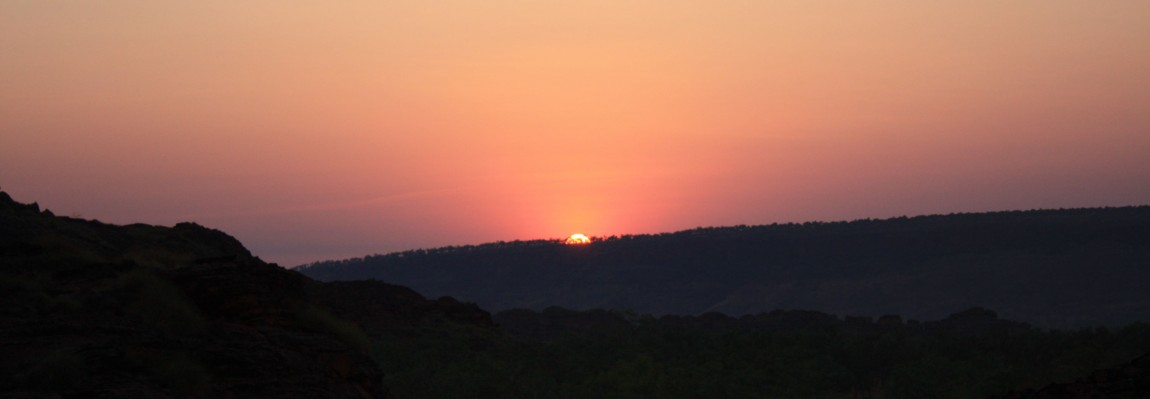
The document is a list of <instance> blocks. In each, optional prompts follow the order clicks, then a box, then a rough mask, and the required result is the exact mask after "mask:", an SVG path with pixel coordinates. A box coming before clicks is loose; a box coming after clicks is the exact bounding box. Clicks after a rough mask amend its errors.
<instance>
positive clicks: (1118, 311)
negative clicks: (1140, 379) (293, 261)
mask: <svg viewBox="0 0 1150 399" xmlns="http://www.w3.org/2000/svg"><path fill="white" fill-rule="evenodd" d="M296 270H298V271H300V272H302V273H304V274H305V275H308V276H311V277H313V278H316V279H318V280H323V281H334V280H360V279H369V278H374V279H379V280H383V281H388V282H390V283H394V284H400V285H404V286H408V287H411V288H413V289H415V290H417V291H419V292H420V293H422V294H423V295H426V296H429V297H437V296H441V295H451V296H453V297H455V298H459V299H460V300H464V301H473V302H476V303H477V304H479V305H480V306H481V307H483V308H484V309H487V310H490V311H493V312H498V311H502V310H507V309H514V308H526V309H535V310H541V309H543V308H546V307H549V306H561V307H564V308H569V309H576V310H585V309H592V308H606V309H625V310H630V311H634V312H638V313H649V314H654V315H663V314H680V315H692V314H702V313H705V312H722V313H725V314H730V315H742V314H754V313H759V312H768V311H772V310H776V309H809V310H817V311H822V312H828V313H833V314H842V315H876V314H900V315H902V316H904V317H907V318H909V319H920V320H933V319H940V318H943V317H945V316H947V315H948V314H951V313H954V312H956V311H960V310H963V309H967V308H970V307H974V306H983V307H987V308H991V309H995V310H997V311H998V312H999V313H1000V314H1002V315H1003V317H1005V318H1008V319H1012V320H1020V321H1025V322H1028V323H1032V324H1034V325H1036V326H1041V327H1074V326H1093V325H1108V326H1116V325H1122V324H1125V323H1129V322H1133V321H1145V320H1150V290H1147V289H1146V288H1145V285H1146V282H1147V281H1150V206H1138V207H1120V208H1093V209H1069V210H1034V211H1011V212H993V213H972V214H952V215H937V216H919V217H899V218H893V219H886V220H857V221H852V222H833V223H822V222H818V223H803V224H775V225H766V226H735V227H716V228H699V229H693V230H686V231H680V232H675V233H666V234H657V235H633V236H622V237H606V238H603V237H600V238H597V239H595V241H594V242H593V243H591V244H589V245H583V246H571V245H565V244H563V243H562V242H560V241H516V242H499V243H492V244H484V245H478V246H461V247H446V248H436V249H421V250H413V251H406V252H397V253H391V254H386V255H372V256H367V257H364V258H356V259H347V260H338V261H326V262H318V263H313V264H309V265H304V266H302V267H300V268H298V269H296Z"/></svg>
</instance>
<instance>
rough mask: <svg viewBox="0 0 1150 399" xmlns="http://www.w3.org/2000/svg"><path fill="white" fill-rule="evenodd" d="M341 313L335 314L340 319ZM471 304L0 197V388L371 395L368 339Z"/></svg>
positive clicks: (459, 315)
mask: <svg viewBox="0 0 1150 399" xmlns="http://www.w3.org/2000/svg"><path fill="white" fill-rule="evenodd" d="M341 316H342V317H341ZM443 319H448V320H460V321H461V322H466V323H474V324H475V325H477V326H488V327H490V326H492V325H493V324H492V322H491V319H490V316H489V315H488V314H487V313H486V312H483V311H481V310H479V309H478V308H476V307H475V306H474V305H470V306H468V305H464V304H460V303H458V302H455V301H453V300H451V299H450V298H443V299H441V300H438V301H429V300H426V299H424V298H423V297H422V296H420V295H418V294H416V293H414V292H413V291H411V290H409V289H405V288H403V287H398V286H391V285H387V284H383V283H379V282H362V283H350V284H345V283H340V284H332V285H328V284H323V283H318V282H315V281H313V280H311V279H309V278H307V277H304V276H303V275H301V274H299V273H296V272H293V271H289V270H286V269H283V268H281V267H279V266H276V265H273V264H267V263H265V262H263V261H261V260H260V259H259V258H256V257H253V256H252V255H251V254H250V253H249V252H248V251H247V250H246V249H245V248H244V247H243V245H241V244H240V243H239V242H238V241H236V240H235V239H234V238H232V237H230V236H228V235H227V234H224V233H222V232H220V231H217V230H212V229H208V228H204V227H202V226H198V225H195V224H191V223H183V224H179V225H176V226H175V227H172V228H167V227H158V226H148V225H129V226H114V225H108V224H104V223H100V222H97V221H89V220H79V219H73V218H65V217H57V216H55V215H53V214H52V213H51V212H48V211H42V210H40V209H39V207H38V206H37V205H36V204H30V205H25V204H21V203H17V202H15V201H13V200H12V199H11V198H10V197H9V196H8V195H7V194H6V193H3V192H0V353H3V354H4V356H0V375H3V376H5V377H4V378H3V379H0V396H3V397H116V398H164V397H177V398H179V397H213V398H288V397H307V398H383V397H388V393H387V392H388V390H387V388H386V387H385V386H384V376H383V374H382V372H381V370H380V368H379V366H378V362H377V359H373V357H372V355H373V354H374V345H375V344H374V343H373V341H372V338H371V337H370V336H369V335H368V332H365V331H364V328H365V327H366V328H367V330H368V331H369V332H372V333H373V335H377V334H378V333H379V332H380V331H384V330H386V329H387V328H398V327H402V326H415V325H419V324H420V323H427V322H430V321H428V320H443Z"/></svg>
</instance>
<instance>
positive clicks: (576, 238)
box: [564, 233, 591, 245]
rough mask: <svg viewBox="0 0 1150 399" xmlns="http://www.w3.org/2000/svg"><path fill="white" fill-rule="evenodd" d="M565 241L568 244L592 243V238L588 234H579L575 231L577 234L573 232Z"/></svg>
mask: <svg viewBox="0 0 1150 399" xmlns="http://www.w3.org/2000/svg"><path fill="white" fill-rule="evenodd" d="M564 243H565V244H567V245H583V244H590V243H591V239H590V238H588V237H587V236H585V235H582V234H579V233H575V234H572V235H571V236H570V237H567V241H564Z"/></svg>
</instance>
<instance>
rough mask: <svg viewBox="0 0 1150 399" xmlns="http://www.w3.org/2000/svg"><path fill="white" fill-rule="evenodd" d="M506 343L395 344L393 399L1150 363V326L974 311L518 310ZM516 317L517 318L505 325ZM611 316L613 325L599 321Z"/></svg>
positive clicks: (985, 390) (496, 335) (498, 339)
mask: <svg viewBox="0 0 1150 399" xmlns="http://www.w3.org/2000/svg"><path fill="white" fill-rule="evenodd" d="M514 313H515V314H514V315H497V320H503V321H508V322H510V321H511V320H512V319H514V320H516V321H515V323H516V325H511V326H504V328H505V329H506V330H508V331H510V332H512V333H527V332H528V331H532V329H534V331H536V332H538V331H539V329H538V327H539V326H541V325H551V326H555V325H571V326H575V327H574V328H570V329H567V328H553V329H550V330H548V331H549V332H548V333H547V334H544V335H543V336H538V337H536V338H528V337H525V336H522V335H519V336H509V335H506V334H503V333H501V332H500V331H498V330H484V329H475V328H467V327H465V326H458V325H457V326H454V327H444V328H435V329H427V328H424V329H411V330H406V331H395V332H391V333H389V334H388V335H385V336H382V337H380V340H379V342H380V344H379V345H380V347H379V350H378V351H377V354H376V355H377V358H378V359H379V362H380V365H381V367H382V368H383V369H384V374H385V376H386V385H387V386H388V387H389V389H390V390H391V393H392V394H393V395H394V396H395V397H396V398H439V397H458V396H465V397H490V398H543V397H546V398H651V397H658V398H698V397H714V398H758V397H771V398H855V397H866V398H972V397H988V396H992V395H1001V394H1003V393H1005V392H1007V391H1010V390H1016V389H1023V388H1037V387H1041V386H1044V385H1046V384H1049V383H1050V382H1053V381H1073V380H1074V379H1076V378H1079V377H1081V376H1084V375H1087V374H1089V373H1090V372H1091V371H1092V370H1096V369H1100V368H1105V367H1112V366H1114V365H1117V364H1121V363H1123V362H1126V361H1129V360H1131V359H1133V358H1134V357H1136V356H1137V355H1139V354H1141V353H1146V352H1147V351H1150V326H1148V325H1145V324H1132V325H1129V326H1126V327H1123V328H1120V329H1117V330H1108V329H1104V328H1097V329H1082V330H1076V331H1047V330H1040V329H1036V328H1032V327H1030V326H1027V325H1025V324H1021V323H1014V322H1008V321H1003V320H998V319H996V318H995V317H994V315H993V312H988V311H984V310H975V311H974V312H964V313H960V314H956V315H952V316H951V317H950V318H948V319H945V320H942V321H938V322H928V323H912V322H902V321H901V320H900V319H898V318H894V317H892V316H888V317H885V318H882V319H880V321H874V320H871V319H867V318H850V319H841V320H840V319H838V318H835V317H833V316H830V315H825V314H819V313H817V312H774V313H769V314H762V315H757V316H747V317H743V318H738V319H735V318H730V317H727V316H722V315H718V314H710V315H707V316H701V317H685V318H684V317H663V318H653V317H639V318H634V317H630V316H628V315H626V314H624V313H621V312H603V311H590V312H572V311H565V310H562V309H555V308H552V309H548V310H547V311H545V312H541V313H540V312H524V311H517V312H514ZM508 316H510V317H508ZM604 316H606V318H604Z"/></svg>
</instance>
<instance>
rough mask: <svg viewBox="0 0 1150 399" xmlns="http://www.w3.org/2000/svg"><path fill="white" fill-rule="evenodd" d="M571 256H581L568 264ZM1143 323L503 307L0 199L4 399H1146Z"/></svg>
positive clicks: (221, 237) (987, 315)
mask: <svg viewBox="0 0 1150 399" xmlns="http://www.w3.org/2000/svg"><path fill="white" fill-rule="evenodd" d="M572 256H576V257H578V256H582V255H578V253H575V254H574V255H572ZM1148 352H1150V326H1147V325H1145V324H1141V323H1134V324H1129V325H1125V326H1116V327H1111V328H1089V329H1072V330H1046V329H1040V328H1035V327H1033V326H1032V325H1030V324H1026V323H1020V322H1013V321H1007V320H1003V319H1000V318H999V317H998V315H997V314H996V313H995V312H993V311H990V310H987V309H983V308H970V309H967V310H964V311H961V312H957V313H953V314H950V315H949V316H946V317H943V318H939V319H938V320H937V321H922V322H920V321H914V320H907V319H903V318H902V317H899V316H894V315H887V316H882V317H877V318H872V317H838V316H834V315H831V314H827V313H821V312H815V311H772V312H763V313H756V314H752V315H746V316H741V317H729V316H726V315H723V314H720V313H704V314H700V315H694V316H671V315H664V316H660V317H655V316H651V315H646V314H639V313H633V312H627V311H618V310H587V311H573V310H566V309H563V308H558V307H547V308H545V309H543V310H526V309H519V310H507V311H503V312H499V313H497V314H495V315H494V316H492V315H491V314H489V313H487V312H485V311H483V310H481V309H480V308H479V307H477V306H475V305H473V304H466V303H460V302H459V301H456V300H454V299H451V298H450V297H441V298H439V299H435V300H428V299H425V298H424V297H423V296H421V295H420V294H418V293H416V292H415V291H413V290H411V289H408V288H405V287H401V286H397V285H391V284H387V283H383V282H379V281H346V282H329V283H320V282H316V281H314V280H311V279H309V278H307V277H305V276H303V275H301V274H299V273H296V272H294V271H289V270H285V269H283V268H280V267H278V266H276V265H271V264H267V263H265V262H263V261H261V260H260V259H258V258H256V257H253V256H251V254H250V253H249V252H248V251H247V250H246V249H244V247H243V246H242V245H241V244H240V243H239V242H237V241H236V240H235V239H234V238H232V237H230V236H228V235H226V234H224V233H222V232H219V231H216V230H212V229H208V228H204V227H201V226H198V225H195V224H190V223H185V224H179V225H177V226H175V227H172V228H166V227H157V226H147V225H130V226H113V225H107V224H103V223H100V222H96V221H86V220H78V219H72V218H63V217H56V216H54V215H52V214H51V213H50V212H47V211H42V210H40V209H39V207H37V206H36V205H35V204H32V205H25V204H20V203H17V202H15V201H12V200H11V198H9V197H8V195H7V194H4V193H0V354H3V356H0V376H2V378H0V397H19V398H40V397H49V398H73V397H76V398H80V397H83V398H87V397H108V398H113V397H114V398H164V397H172V398H209V397H210V398H253V397H254V398H260V397H263V398H273V397H275V398H317V397H318V398H324V397H327V398H384V397H391V398H464V397H466V398H654V397H658V398H699V397H708V398H759V397H778V398H970V397H1008V398H1144V397H1150V371H1148V369H1147V368H1148V364H1147V362H1148V360H1147V359H1148V357H1147V356H1146V354H1147V353H1148Z"/></svg>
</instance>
